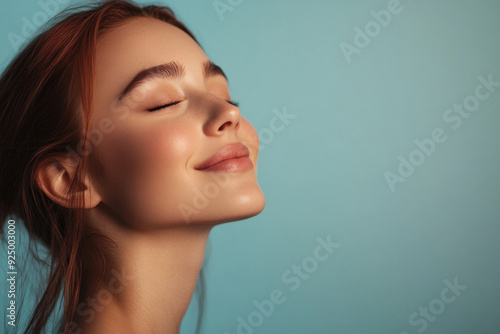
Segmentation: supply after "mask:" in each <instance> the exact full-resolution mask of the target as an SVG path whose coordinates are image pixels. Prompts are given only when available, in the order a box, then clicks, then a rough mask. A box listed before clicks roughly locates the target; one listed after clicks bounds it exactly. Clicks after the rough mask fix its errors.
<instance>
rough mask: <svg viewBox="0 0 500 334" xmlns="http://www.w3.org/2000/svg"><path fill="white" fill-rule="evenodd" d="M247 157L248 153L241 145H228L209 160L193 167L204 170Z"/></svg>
mask: <svg viewBox="0 0 500 334" xmlns="http://www.w3.org/2000/svg"><path fill="white" fill-rule="evenodd" d="M249 155H250V151H249V150H248V148H247V147H246V146H245V145H243V144H242V143H234V144H230V145H227V146H224V147H223V148H221V149H220V150H219V151H217V152H216V153H215V154H214V155H212V156H211V157H210V158H208V159H207V160H205V161H203V162H202V163H200V164H198V165H197V166H195V169H205V168H208V167H211V166H213V165H215V164H218V163H219V162H221V161H224V160H229V159H236V158H241V157H248V156H249Z"/></svg>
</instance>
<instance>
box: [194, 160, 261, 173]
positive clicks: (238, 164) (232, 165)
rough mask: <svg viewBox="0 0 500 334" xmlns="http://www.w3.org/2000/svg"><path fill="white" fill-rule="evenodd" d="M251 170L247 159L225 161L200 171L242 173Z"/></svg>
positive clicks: (250, 162)
mask: <svg viewBox="0 0 500 334" xmlns="http://www.w3.org/2000/svg"><path fill="white" fill-rule="evenodd" d="M252 168H253V163H252V160H250V158H249V157H241V158H234V159H227V160H223V161H221V162H218V163H216V164H215V165H212V166H210V167H208V168H204V169H200V170H201V171H202V172H244V171H247V170H249V169H252Z"/></svg>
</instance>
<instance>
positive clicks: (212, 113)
mask: <svg viewBox="0 0 500 334" xmlns="http://www.w3.org/2000/svg"><path fill="white" fill-rule="evenodd" d="M207 106H208V118H207V121H206V122H205V124H204V126H203V131H204V132H205V134H206V135H207V136H221V135H223V134H224V133H228V132H232V131H234V132H236V131H238V129H239V127H240V117H241V115H240V109H239V108H238V107H237V106H235V105H233V104H231V103H229V102H227V101H225V100H223V99H221V98H218V97H214V96H211V97H210V98H208V101H206V105H205V107H206V108H207Z"/></svg>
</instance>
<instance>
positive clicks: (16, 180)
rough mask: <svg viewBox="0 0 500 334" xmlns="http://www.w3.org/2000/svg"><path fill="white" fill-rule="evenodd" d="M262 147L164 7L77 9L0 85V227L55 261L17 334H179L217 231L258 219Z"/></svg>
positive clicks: (220, 76)
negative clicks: (56, 321)
mask: <svg viewBox="0 0 500 334" xmlns="http://www.w3.org/2000/svg"><path fill="white" fill-rule="evenodd" d="M258 151H259V143H258V136H257V133H256V132H255V130H254V128H253V127H252V126H251V125H250V123H248V122H247V121H246V120H245V119H244V118H242V117H241V115H240V110H239V108H238V106H237V103H235V102H233V101H232V100H231V96H230V94H229V88H228V82H227V78H226V76H225V74H224V72H223V71H222V69H221V68H220V67H219V66H217V65H216V64H215V63H214V62H212V61H211V60H210V59H209V58H208V57H207V55H206V54H205V53H204V51H203V50H202V48H201V47H200V45H199V44H198V42H197V41H196V39H195V38H194V36H193V35H192V33H191V32H190V31H189V30H188V29H187V28H186V27H185V26H184V24H182V23H181V22H180V21H178V20H177V19H176V17H175V16H174V14H173V13H172V11H171V10H170V9H168V8H167V7H161V6H145V7H139V6H137V5H135V4H133V3H132V2H130V1H116V0H115V1H106V2H102V3H100V4H95V5H92V6H87V7H79V8H76V9H74V10H73V11H72V12H68V14H65V16H64V17H60V18H58V20H57V22H56V23H55V24H53V25H52V26H51V27H50V28H48V29H47V30H45V31H44V32H43V33H41V34H40V35H39V36H37V37H36V38H34V39H33V41H31V42H30V43H29V44H28V45H27V46H26V47H25V48H24V49H23V50H22V51H21V52H20V54H19V55H17V56H16V57H15V58H14V60H13V61H12V62H11V63H10V64H9V65H8V66H7V68H6V70H5V71H4V73H3V74H2V76H1V78H0V161H1V163H0V219H1V220H0V221H1V222H2V224H5V222H6V219H7V218H8V217H10V216H16V217H18V218H19V219H20V220H22V221H23V222H24V224H25V226H26V228H27V230H28V233H29V235H30V237H31V238H32V239H33V240H36V241H37V242H40V243H42V244H43V245H45V246H46V247H47V249H48V250H49V252H50V255H51V266H50V275H49V280H48V281H47V284H46V286H45V288H46V289H45V291H44V292H43V294H42V297H41V299H40V300H39V302H38V304H37V306H36V308H35V309H34V312H33V315H32V317H31V320H30V323H29V326H28V328H27V332H28V333H40V332H44V327H45V325H46V324H47V321H48V319H49V317H50V315H51V314H52V312H53V310H54V308H55V306H56V303H57V300H58V297H59V296H60V295H61V294H62V296H63V304H64V312H63V319H62V321H61V323H62V325H61V331H62V332H63V333H65V334H66V333H83V334H86V333H96V334H99V333H146V334H147V333H178V332H179V327H180V324H181V321H182V318H183V316H184V314H185V312H186V310H187V307H188V305H189V303H190V301H191V297H192V295H193V291H194V288H195V286H196V282H197V279H198V274H199V272H200V269H201V267H202V263H203V258H204V252H205V244H206V241H207V238H208V236H209V232H210V230H211V229H212V227H214V226H215V225H216V224H219V223H223V222H229V221H235V220H240V219H245V218H248V217H251V216H254V215H257V214H258V213H260V212H261V211H262V210H263V208H264V203H265V201H264V196H263V194H262V192H261V189H260V187H259V185H258V183H257V180H256V167H257V165H256V164H257V155H258Z"/></svg>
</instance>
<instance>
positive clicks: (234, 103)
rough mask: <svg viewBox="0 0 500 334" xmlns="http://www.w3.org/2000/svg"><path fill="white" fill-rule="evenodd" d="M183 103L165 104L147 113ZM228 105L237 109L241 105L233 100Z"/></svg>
mask: <svg viewBox="0 0 500 334" xmlns="http://www.w3.org/2000/svg"><path fill="white" fill-rule="evenodd" d="M181 102H182V101H175V102H170V103H167V104H164V105H161V106H158V107H154V108H151V109H147V111H149V112H155V111H158V110H161V109H165V108H168V107H172V106H175V105H176V104H178V103H181ZM226 102H227V103H229V104H232V105H233V106H235V107H236V108H238V107H239V105H240V104H239V103H238V102H236V101H233V100H229V101H226Z"/></svg>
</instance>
